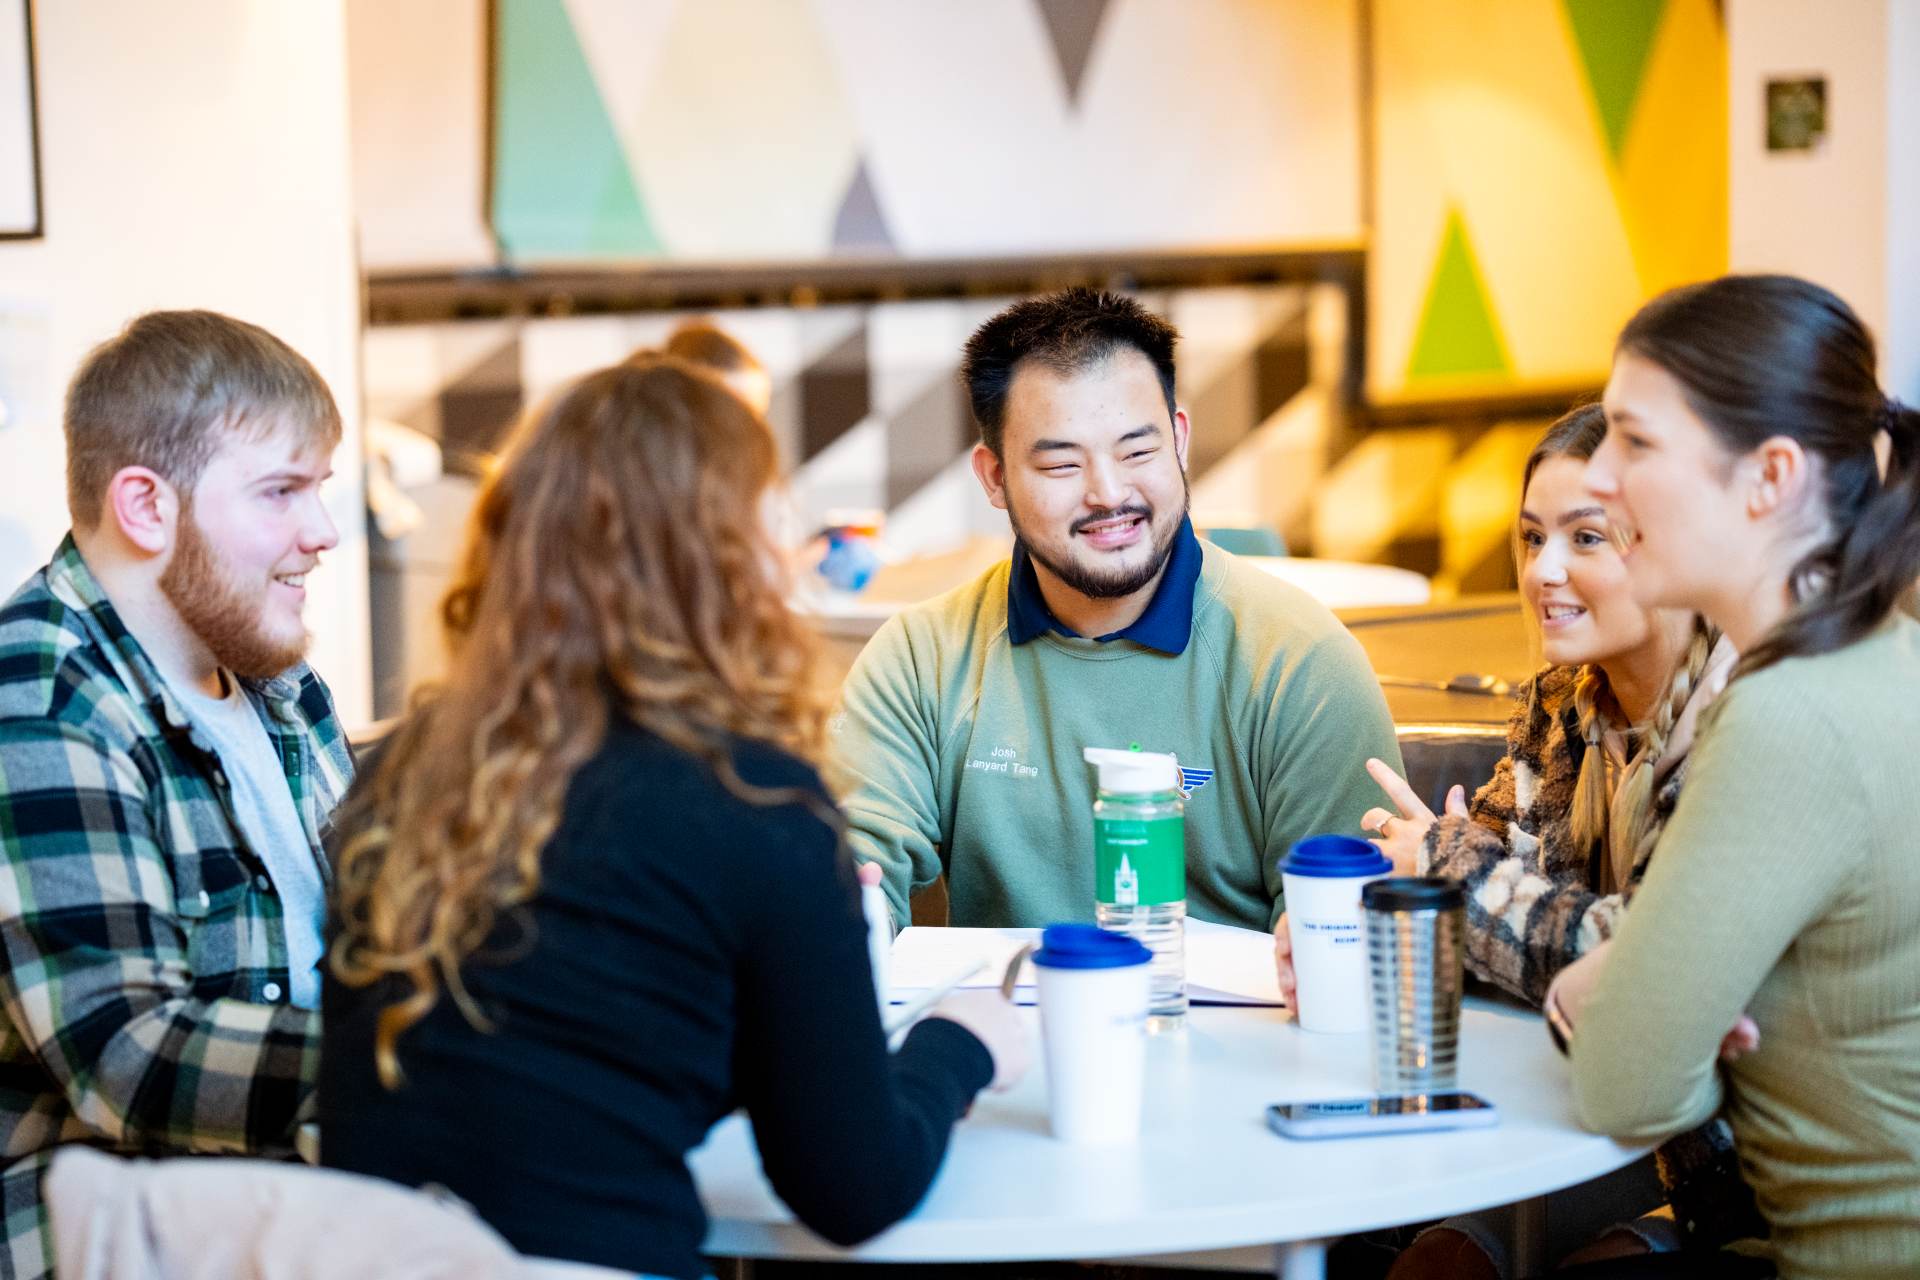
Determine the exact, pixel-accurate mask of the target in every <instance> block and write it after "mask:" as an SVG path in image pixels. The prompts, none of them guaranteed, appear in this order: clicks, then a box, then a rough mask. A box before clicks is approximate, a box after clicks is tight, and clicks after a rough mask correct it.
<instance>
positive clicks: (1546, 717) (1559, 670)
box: [1421, 667, 1687, 1005]
mask: <svg viewBox="0 0 1920 1280" xmlns="http://www.w3.org/2000/svg"><path fill="white" fill-rule="evenodd" d="M1577 678H1578V672H1577V671H1576V670H1574V669H1573V668H1570V667H1548V668H1547V669H1546V670H1544V671H1542V672H1541V673H1540V674H1539V675H1537V676H1535V677H1534V678H1533V679H1532V680H1531V681H1529V682H1528V683H1527V684H1526V685H1524V686H1522V687H1521V688H1520V690H1519V691H1518V692H1516V693H1515V695H1514V702H1513V714H1512V716H1511V718H1510V719H1509V721H1508V723H1507V754H1506V757H1505V758H1504V759H1502V760H1501V761H1500V766H1499V768H1498V769H1496V770H1495V771H1494V775H1493V778H1492V780H1491V781H1489V782H1488V783H1487V784H1486V785H1485V786H1484V787H1481V788H1480V790H1479V792H1478V793H1476V794H1475V796H1474V797H1473V803H1472V804H1471V805H1470V806H1469V808H1468V816H1467V817H1465V818H1455V817H1446V818H1441V819H1440V820H1439V821H1438V822H1436V823H1434V825H1433V827H1432V829H1430V830H1429V831H1428V832H1427V839H1426V846H1425V848H1424V849H1423V851H1422V858H1421V861H1422V864H1423V865H1422V868H1421V869H1422V871H1423V872H1424V873H1425V874H1427V875H1435V876H1448V877H1451V878H1453V879H1455V880H1458V881H1460V882H1461V883H1462V884H1464V885H1465V886H1466V889H1467V968H1468V969H1470V970H1472V971H1473V973H1474V974H1475V975H1476V976H1478V977H1481V978H1484V979H1486V980H1487V981H1488V982H1491V983H1493V984H1495V985H1496V986H1498V987H1500V988H1502V989H1503V990H1506V991H1510V992H1512V993H1513V994H1514V995H1516V996H1519V997H1520V998H1521V999H1523V1000H1525V1001H1527V1002H1528V1003H1530V1004H1534V1005H1538V1004H1539V1003H1540V1002H1541V1001H1542V1000H1543V999H1545V997H1546V994H1547V984H1548V983H1550V982H1552V981H1553V978H1554V975H1555V974H1557V973H1559V972H1560V970H1562V969H1564V968H1566V967H1567V966H1568V965H1570V964H1572V963H1573V962H1574V961H1575V960H1577V959H1579V958H1580V957H1581V956H1582V955H1584V954H1586V953H1587V952H1588V951H1591V950H1592V949H1593V948H1594V947H1596V946H1598V945H1599V944H1600V943H1602V942H1604V941H1605V940H1606V939H1607V938H1609V937H1611V936H1613V931H1614V928H1615V926H1616V925H1617V924H1618V923H1619V920H1620V915H1621V913H1622V912H1623V911H1624V910H1625V909H1626V902H1627V899H1628V898H1629V897H1630V896H1631V895H1632V893H1633V890H1634V889H1635V888H1637V887H1638V886H1639V884H1640V880H1641V878H1642V877H1643V876H1644V875H1645V874H1646V869H1647V861H1648V857H1649V855H1650V854H1651V852H1652V849H1653V846H1654V843H1655V841H1654V840H1653V839H1651V838H1650V839H1646V840H1643V841H1642V842H1641V849H1642V853H1641V855H1640V856H1639V857H1638V858H1636V859H1635V861H1634V865H1633V868H1632V871H1631V872H1630V873H1629V875H1628V876H1627V879H1626V882H1625V884H1626V891H1625V892H1624V893H1609V894H1603V893H1598V892H1596V891H1595V889H1594V886H1595V885H1596V884H1598V883H1599V882H1600V879H1601V876H1600V864H1601V860H1602V859H1604V858H1605V857H1606V856H1607V851H1606V849H1605V847H1604V842H1603V841H1599V840H1596V841H1594V842H1592V844H1590V845H1585V846H1578V847H1576V844H1575V841H1574V839H1573V831H1572V813H1573V791H1574V785H1575V783H1576V782H1578V780H1579V778H1580V763H1581V761H1582V759H1584V758H1585V755H1586V753H1587V751H1588V750H1599V748H1598V747H1593V748H1589V747H1588V746H1587V743H1586V740H1585V739H1584V738H1582V737H1581V736H1580V719H1579V713H1578V712H1577V711H1576V710H1575V709H1574V705H1573V686H1574V682H1575V680H1576V679H1577ZM1686 772H1687V769H1686V761H1685V758H1684V757H1682V758H1681V759H1679V760H1678V761H1676V762H1675V763H1674V764H1673V766H1672V767H1671V768H1669V769H1668V770H1667V771H1666V774H1665V776H1664V777H1662V778H1661V779H1660V780H1659V781H1658V782H1657V783H1656V784H1655V786H1654V789H1653V793H1652V797H1651V802H1650V806H1649V808H1650V813H1649V818H1648V831H1649V833H1650V835H1654V836H1657V834H1658V832H1659V830H1660V828H1661V827H1662V826H1663V825H1664V824H1665V823H1666V820H1667V818H1668V817H1669V816H1670V815H1671V814H1672V813H1673V806H1674V804H1675V803H1676V802H1677V801H1678V800H1679V798H1680V788H1681V786H1682V785H1683V784H1684V783H1685V781H1686Z"/></svg>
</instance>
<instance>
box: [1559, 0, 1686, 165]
mask: <svg viewBox="0 0 1920 1280" xmlns="http://www.w3.org/2000/svg"><path fill="white" fill-rule="evenodd" d="M1560 4H1561V7H1562V8H1564V9H1565V10H1566V11H1567V23H1568V25H1569V26H1571V27H1572V28H1573V42H1574V44H1575V45H1576V46H1577V47H1578V48H1579V50H1580V61H1581V63H1582V64H1583V65H1584V66H1585V67H1586V71H1587V87H1588V88H1589V89H1591V90H1593V103H1594V105H1595V106H1596V107H1598V108H1599V109H1600V128H1601V130H1602V131H1603V132H1604V133H1605V134H1606V135H1607V152H1608V154H1609V155H1611V156H1612V157H1613V160H1614V163H1615V164H1618V163H1619V162H1620V152H1621V150H1622V149H1623V148H1625V146H1626V145H1627V126H1628V125H1629V124H1630V123H1632V121H1633V104H1634V102H1635V100H1636V99H1638V98H1639V96H1640V77H1641V76H1642V75H1644V74H1645V73H1646V70H1647V56H1648V55H1649V54H1651V53H1652V52H1653V39H1654V36H1655V35H1656V34H1657V33H1658V32H1659V30H1660V19H1661V18H1662V17H1663V16H1665V14H1666V11H1667V0H1560Z"/></svg>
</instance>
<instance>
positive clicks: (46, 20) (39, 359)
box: [0, 0, 372, 724]
mask: <svg viewBox="0 0 1920 1280" xmlns="http://www.w3.org/2000/svg"><path fill="white" fill-rule="evenodd" d="M343 2H344V0H299V2H298V3H278V2H276V3H258V2H257V0H171V2H170V3H167V4H153V3H150V2H149V0H89V3H86V4H73V3H65V2H62V3H56V4H39V5H37V6H35V17H36V26H35V43H36V53H37V65H38V69H39V102H40V146H41V165H42V174H43V183H44V190H43V196H44V201H45V212H46V220H45V226H46V236H45V238H44V239H41V240H37V241H21V242H14V241H0V341H4V342H7V343H9V344H10V347H11V352H12V357H13V358H12V360H11V362H10V364H9V363H7V362H0V370H10V372H11V382H12V385H13V386H15V387H16V388H19V389H17V390H15V391H14V392H13V394H12V397H11V398H12V399H13V400H14V401H15V402H16V403H17V404H20V405H24V406H27V408H26V409H25V410H24V411H22V412H21V413H19V414H17V415H16V419H17V420H15V421H13V422H12V423H10V424H9V425H7V426H4V427H0V583H4V584H5V586H4V587H3V588H0V590H4V591H6V592H11V590H12V589H13V586H14V585H16V584H17V583H18V582H20V580H21V579H23V578H24V577H26V575H27V574H29V573H30V572H32V571H33V570H34V569H35V568H36V567H38V566H39V565H40V564H41V563H43V562H44V561H45V560H46V558H47V556H48V554H49V553H50V552H51V551H52V550H53V547H54V545H55V543H56V542H57V541H58V540H59V538H60V535H61V533H62V532H63V531H64V530H65V529H66V527H67V511H66V504H65V492H64V491H65V486H64V482H63V479H62V476H63V470H62V469H63V466H64V448H63V445H62V442H61V438H60V424H59V403H60V399H61V396H62V394H63V389H64V386H65V383H66V380H67V378H68V377H69V376H70V375H71V373H72V371H73V368H74V366H75V364H76V363H77V362H78V361H79V359H80V358H81V357H82V355H84V354H85V352H86V351H87V349H88V348H89V347H91V346H92V345H93V344H94V343H96V342H99V341H100V340H102V339H104V338H107V337H109V336H111V335H112V334H113V333H114V332H115V331H116V330H118V329H119V328H120V326H121V325H123V324H124V323H125V322H126V321H127V320H128V319H129V318H131V317H132V316H134V315H136V314H138V313H139V312H142V311H146V310H150V309H153V308H158V307H206V308H211V309H213V310H217V311H225V312H228V313H230V314H233V315H236V316H240V317H242V318H244V319H247V320H250V321H253V322H254V323H256V324H260V325H263V326H264V327H266V328H267V329H269V330H271V331H272V332H274V333H275V334H277V335H279V336H280V337H281V338H283V339H285V340H286V341H287V342H288V343H289V344H291V345H292V346H293V347H295V348H296V349H298V350H299V351H301V352H302V353H304V354H305V355H306V356H307V357H308V358H309V359H311V360H312V361H313V363H314V364H315V365H316V366H317V367H318V368H319V370H320V372H321V374H322V375H323V376H324V377H325V378H326V379H327V381H328V383H329V384H330V385H331V386H332V388H333V392H334V395H335V397H336V398H337V399H338V400H339V402H340V408H341V412H342V413H343V415H344V416H345V418H346V422H347V434H346V438H345V440H344V441H343V443H342V445H341V448H340V451H339V453H338V454H337V455H336V456H335V458H334V471H335V475H334V479H333V480H332V481H331V482H330V483H329V485H328V487H327V490H326V493H327V500H328V506H329V507H330V509H331V510H332V512H333V516H334V519H335V520H336V521H337V522H338V524H339V526H340V532H341V543H340V546H339V548H338V549H336V550H335V551H334V552H332V553H331V554H330V555H329V556H328V557H327V558H326V560H325V561H324V562H323V564H322V567H321V568H320V570H319V571H318V572H317V573H316V574H315V575H314V577H313V579H312V581H311V586H310V595H309V603H308V607H307V617H308V623H309V625H310V626H311V627H312V628H313V630H314V648H313V659H314V663H315V665H316V667H318V669H319V670H320V671H321V673H322V674H323V675H324V676H325V677H326V678H327V680H328V681H329V683H331V684H332V686H333V689H334V693H335V694H336V696H337V697H338V699H339V702H340V707H341V711H342V713H343V715H344V716H345V717H346V718H347V720H348V723H349V724H352V723H356V722H359V721H361V720H363V719H364V718H365V717H366V716H367V715H368V714H369V712H370V709H371V705H372V700H371V689H370V684H371V675H370V664H369V656H368V642H367V634H368V628H367V566H366V536H365V528H364V525H365V522H364V518H363V508H362V496H361V451H360V379H359V365H358V362H359V317H358V307H359V295H358V283H357V273H356V270H355V265H354V253H353V228H352V213H351V200H350V194H351V193H350V185H349V178H348V157H347V77H346V57H347V55H346V33H345V25H346V24H345V16H344V10H343ZM23 353H24V354H23Z"/></svg>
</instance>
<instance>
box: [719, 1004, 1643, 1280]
mask: <svg viewBox="0 0 1920 1280" xmlns="http://www.w3.org/2000/svg"><path fill="white" fill-rule="evenodd" d="M1467 1004H1468V1007H1467V1009H1466V1011H1465V1016H1464V1019H1463V1026H1462V1033H1463V1036H1462V1042H1461V1077H1460V1078H1461V1085H1462V1087H1463V1088H1466V1089H1470V1090H1472V1091H1474V1092H1476V1093H1480V1094H1482V1095H1483V1096H1485V1097H1487V1098H1488V1099H1490V1100H1491V1101H1492V1102H1493V1103H1494V1104H1495V1105H1496V1106H1498V1107H1499V1108H1500V1113H1501V1119H1500V1124H1499V1125H1498V1126H1497V1127H1495V1128H1492V1129H1481V1130H1460V1131H1454V1132H1442V1133H1426V1134H1404V1135H1396V1136H1381V1137H1369V1138H1347V1139H1336V1140H1330V1141H1317V1142H1292V1141H1288V1140H1286V1139H1284V1138H1280V1137H1278V1136H1276V1135H1275V1134H1274V1133H1272V1132H1271V1131H1270V1130H1269V1129H1268V1128H1267V1126H1266V1116H1265V1109H1266V1106H1267V1104H1269V1103H1272V1102H1281V1101H1294V1100H1313V1099H1331V1098H1346V1097H1356V1096H1360V1095H1363V1094H1365V1093H1367V1092H1369V1091H1370V1085H1369V1079H1368V1063H1367V1045H1366V1037H1365V1036H1364V1035H1349V1036H1326V1035H1315V1034H1310V1033H1307V1032H1303V1031H1301V1030H1300V1029H1299V1028H1298V1027H1296V1026H1295V1025H1294V1024H1293V1022H1292V1020H1291V1018H1290V1017H1289V1016H1288V1015H1287V1013H1286V1012H1285V1011H1284V1010H1276V1009H1227V1008H1200V1009H1195V1010H1193V1011H1192V1013H1191V1014H1189V1017H1188V1021H1189V1024H1190V1025H1189V1029H1188V1031H1187V1032H1186V1033H1185V1034H1184V1035H1182V1036H1174V1037H1161V1038H1158V1039H1155V1040H1153V1041H1151V1042H1150V1043H1149V1058H1148V1072H1147V1093H1148V1101H1147V1109H1146V1114H1145V1119H1144V1124H1143V1132H1142V1135H1141V1140H1140V1142H1139V1143H1138V1144H1137V1145H1130V1146H1120V1147H1108V1148H1099V1147H1072V1146H1068V1145H1067V1144H1065V1143H1062V1142H1059V1141H1056V1140H1055V1139H1054V1138H1053V1137H1052V1136H1051V1135H1050V1134H1049V1133H1048V1130H1047V1106H1046V1080H1045V1074H1046V1073H1045V1070H1044V1068H1043V1066H1042V1064H1041V1063H1040V1062H1039V1061H1036V1062H1035V1064H1034V1069H1033V1071H1032V1072H1031V1073H1030V1074H1029V1075H1028V1076H1027V1078H1026V1079H1025V1080H1024V1081H1022V1083H1021V1084H1020V1085H1019V1087H1017V1088H1016V1089H1014V1090H1013V1091H1011V1092H1010V1093H1007V1094H1003V1095H993V1094H983V1095H982V1096H981V1098H980V1100H979V1102H977V1103H976V1104H975V1106H974V1109H973V1113H972V1114H971V1116H969V1117H968V1118H967V1119H966V1120H964V1121H962V1122H961V1124H960V1125H959V1126H958V1127H957V1128H956V1129H955V1131H954V1135H953V1144H952V1147H951V1149H950V1150H949V1152H948V1155H947V1161H946V1165H945V1167H944V1168H943V1169H942V1170H941V1172H940V1175H939V1177H938V1178H937V1179H936V1180H935V1181H934V1184H933V1187H932V1189H931V1190H930V1191H929V1192H928V1194H927V1198H926V1200H925V1201H924V1202H923V1203H922V1204H921V1205H920V1207H919V1208H918V1209H917V1210H916V1211H915V1212H914V1213H913V1214H912V1215H911V1216H909V1217H908V1218H907V1219H905V1220H904V1221H902V1222H900V1223H898V1224H897V1225H895V1226H894V1227H892V1228H890V1229H889V1230H887V1231H885V1232H883V1233H881V1234H880V1235H879V1236H876V1237H875V1238H874V1239H872V1240H870V1241H868V1242H867V1243H865V1244H863V1245H861V1246H859V1247H858V1248H856V1249H852V1250H839V1249H836V1248H834V1247H833V1246H831V1245H828V1244H826V1243H824V1242H822V1241H821V1240H819V1239H818V1238H817V1237H815V1236H814V1235H813V1234H812V1233H810V1232H808V1231H807V1230H806V1229H805V1228H804V1227H801V1226H800V1225H799V1224H798V1223H796V1222H795V1221H794V1220H793V1218H792V1216H791V1215H790V1214H789V1213H788V1212H787V1210H786V1208H785V1207H784V1206H783V1205H781V1204H780V1202H779V1201H778V1200H777V1199H775V1198H774V1196H773V1193H772V1191H771V1189H770V1188H769V1187H768V1185H767V1183H766V1181H765V1179H764V1178H762V1176H761V1174H760V1164H759V1159H758V1157H757V1155H756V1154H755V1152H754V1150H753V1145H752V1136H751V1133H750V1131H749V1129H748V1127H747V1124H746V1122H745V1121H744V1120H743V1119H742V1118H741V1117H740V1116H737V1115H736V1116H733V1117H731V1118H729V1119H728V1120H726V1121H725V1122H723V1123H722V1124H720V1125H719V1126H717V1127H716V1128H715V1129H714V1131H713V1133H712V1134H711V1135H710V1136H709V1138H708V1141H707V1143H706V1145H705V1146H703V1147H702V1148H701V1149H700V1150H699V1151H698V1152H696V1153H695V1154H694V1156H693V1158H692V1161H691V1163H692V1168H693V1172H694V1177H695V1179H696V1181H697V1182H698V1184H699V1188H700V1195H701V1199H702V1200H703V1201H704V1202H705V1204H706V1207H707V1212H708V1214H709V1216H710V1218H711V1229H710V1232H709V1234H708V1237H707V1243H706V1249H707V1252H708V1253H710V1254H713V1255H716V1256H723V1257H747V1258H821V1257H839V1258H851V1259H857V1260H865V1261H870V1262H958V1261H972V1262H999V1261H1018V1260H1033V1259H1064V1258H1116V1257H1137V1256H1141V1255H1159V1254H1175V1253H1193V1252H1199V1251H1207V1250H1219V1249H1229V1248H1236V1247H1242V1246H1247V1245H1276V1246H1279V1247H1278V1248H1277V1249H1276V1251H1275V1268H1276V1270H1277V1271H1278V1272H1279V1273H1280V1274H1281V1275H1282V1276H1284V1277H1287V1278H1288V1280H1294V1278H1296V1277H1299V1278H1304V1277H1317V1276H1321V1275H1323V1274H1324V1267H1325V1246H1326V1243H1327V1242H1328V1241H1329V1240H1330V1239H1332V1238H1334V1237H1338V1236H1344V1235H1349V1234H1352V1233H1354V1232H1358V1231H1367V1230H1372V1229H1374V1228H1377V1227H1383V1226H1395V1225H1400V1224H1403V1223H1409V1222H1421V1221H1425V1220H1428V1219H1434V1218H1443V1217H1446V1216H1448V1215H1450V1214H1456V1213H1465V1212H1469V1211H1472V1210H1476V1209H1483V1208H1488V1207H1490V1206H1494V1205H1504V1204H1511V1203H1515V1202H1519V1201H1526V1200H1530V1199H1533V1198H1534V1197H1538V1196H1542V1195H1545V1194H1546V1193H1547V1192H1550V1191H1557V1190H1559V1189H1560V1188H1562V1187H1567V1186H1572V1185H1574V1184H1576V1183H1580V1182H1585V1181H1587V1180H1588V1179H1590V1178H1595V1177H1599V1176H1600V1175H1602V1174H1605V1173H1609V1172H1611V1171H1613V1170H1614V1169H1617V1168H1620V1167H1621V1166H1623V1165H1625V1164H1628V1163H1630V1162H1631V1161H1633V1160H1634V1159H1636V1158H1637V1157H1638V1156H1639V1155H1640V1154H1641V1153H1642V1151H1643V1150H1644V1148H1640V1147H1633V1146H1626V1145H1622V1144H1620V1143H1616V1142H1614V1141H1612V1140H1610V1139H1607V1138H1601V1137H1596V1136H1594V1135H1593V1134H1590V1133H1587V1132H1585V1131H1583V1130H1582V1129H1581V1128H1580V1127H1579V1125H1578V1124H1577V1123H1576V1122H1575V1119H1574V1116H1573V1111H1572V1104H1571V1100H1570V1097H1569V1095H1568V1089H1567V1083H1566V1066H1565V1063H1564V1062H1562V1061H1561V1059H1560V1057H1559V1055H1558V1054H1556V1053H1555V1052H1554V1050H1553V1046H1552V1045H1551V1043H1550V1042H1549V1041H1548V1038H1547V1034H1546V1031H1545V1029H1544V1026H1543V1024H1542V1023H1541V1021H1540V1019H1539V1018H1538V1017H1537V1016H1535V1015H1533V1014H1530V1013H1526V1012H1522V1011H1520V1010H1517V1009H1513V1008H1511V1007H1507V1006H1502V1005H1497V1004H1493V1003H1489V1002H1483V1001H1479V1000H1469V1001H1468V1002H1467ZM1027 1013H1028V1016H1030V1017H1032V1016H1034V1011H1032V1010H1028V1011H1027ZM1036 1031H1037V1027H1036ZM845 1140H846V1142H847V1143H848V1144H849V1145H850V1146H852V1145H854V1144H857V1143H859V1142H860V1140H861V1139H860V1135H859V1134H847V1135H846V1137H845Z"/></svg>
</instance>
